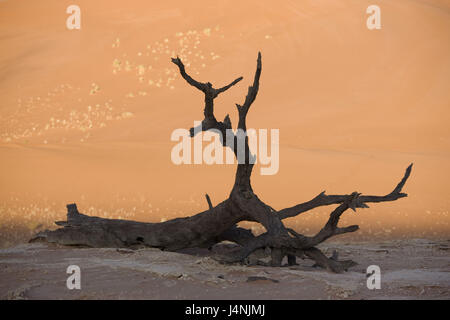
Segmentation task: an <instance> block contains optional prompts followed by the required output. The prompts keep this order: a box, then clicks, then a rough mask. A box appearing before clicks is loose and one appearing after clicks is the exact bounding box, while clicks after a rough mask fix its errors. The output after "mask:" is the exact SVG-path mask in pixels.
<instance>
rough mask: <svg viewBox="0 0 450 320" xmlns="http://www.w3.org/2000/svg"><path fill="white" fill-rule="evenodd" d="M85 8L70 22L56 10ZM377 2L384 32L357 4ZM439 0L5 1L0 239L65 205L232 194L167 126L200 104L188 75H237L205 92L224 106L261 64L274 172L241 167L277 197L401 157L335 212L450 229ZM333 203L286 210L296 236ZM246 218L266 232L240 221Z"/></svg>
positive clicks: (381, 226)
mask: <svg viewBox="0 0 450 320" xmlns="http://www.w3.org/2000/svg"><path fill="white" fill-rule="evenodd" d="M71 4H77V5H79V6H80V8H81V30H72V31H71V30H68V29H67V28H66V19H67V17H68V14H66V8H67V7H68V6H69V5H71ZM371 4H377V5H379V6H380V8H381V23H382V29H381V30H373V31H370V30H368V29H367V27H366V19H367V17H368V14H366V8H367V7H368V6H369V5H371ZM449 39H450V4H449V2H448V1H444V0H442V1H440V0H429V1H425V0H395V1H394V0H388V1H387V0H385V1H380V0H378V1H363V0H327V1H325V0H310V1H278V2H275V1H262V0H258V1H253V0H251V1H240V2H236V1H223V0H219V1H179V0H174V1H144V0H129V1H127V2H126V4H125V3H124V2H123V1H117V0H108V1H106V0H96V1H88V0H77V1H65V0H41V1H25V0H3V1H0V48H1V50H0V96H1V100H0V159H1V166H0V245H1V246H8V245H10V244H12V243H14V242H17V241H23V240H26V239H27V238H28V237H29V236H30V234H32V233H34V232H35V231H37V230H40V229H42V228H46V227H49V226H52V224H53V221H54V220H58V219H62V218H63V217H64V216H65V204H66V203H72V202H76V203H77V204H78V207H79V209H80V211H81V212H84V213H86V214H92V215H98V216H106V217H121V218H128V219H135V220H142V221H160V220H162V219H170V218H174V217H177V216H188V215H191V214H195V213H196V212H198V211H200V210H204V209H206V208H207V203H206V201H205V200H204V193H206V192H207V193H209V195H210V196H211V199H212V201H213V203H214V204H217V203H218V202H220V201H222V200H223V199H225V198H226V197H227V196H228V193H229V191H230V190H231V186H232V184H233V179H234V171H235V166H233V165H213V166H208V165H197V166H194V165H190V166H189V165H181V166H176V165H174V164H173V163H172V162H171V160H170V152H171V149H172V147H173V146H174V145H175V142H171V141H170V135H171V133H172V131H173V130H174V129H176V128H190V127H192V125H193V121H194V120H202V116H203V113H202V107H203V97H202V95H201V94H200V92H198V91H197V90H195V89H194V88H192V87H190V86H189V85H187V83H185V82H184V80H182V79H181V76H180V75H179V74H178V73H177V69H176V66H175V65H173V64H172V63H171V62H170V58H171V57H174V56H176V55H179V56H180V57H181V58H182V59H183V61H184V62H185V64H186V68H187V70H188V72H189V73H190V74H191V75H192V76H194V77H196V78H197V79H198V80H200V81H210V82H212V83H213V84H214V85H216V86H221V85H225V84H227V83H228V82H230V81H231V80H233V79H235V78H236V77H238V76H243V77H244V80H243V81H242V82H241V83H239V85H237V86H235V87H233V88H232V89H230V90H229V91H227V92H226V93H225V94H223V95H221V96H220V97H219V98H218V99H217V100H216V107H215V109H216V111H215V112H216V116H217V118H219V119H223V117H224V116H225V115H226V114H227V113H229V114H230V116H231V120H232V123H233V124H236V123H237V119H236V110H235V106H234V104H235V103H242V102H243V101H244V99H245V94H246V91H247V87H248V85H250V84H251V82H252V78H253V74H254V69H255V64H256V57H257V52H258V51H261V52H262V59H263V72H262V77H261V86H260V91H259V94H258V97H257V99H256V101H255V103H254V104H253V106H252V109H251V111H250V114H249V116H248V126H249V127H252V128H257V129H258V128H266V129H271V128H276V129H279V130H280V170H279V172H278V174H276V175H273V176H261V175H260V174H259V167H257V168H256V170H255V171H254V175H253V179H252V182H253V186H254V190H255V192H256V193H257V194H258V196H259V197H260V198H261V199H263V200H264V201H265V202H266V203H269V204H271V205H272V206H273V207H274V208H283V207H286V206H291V205H294V204H296V203H299V202H303V201H307V200H309V199H311V198H312V197H314V196H315V195H317V194H318V193H320V192H321V191H323V190H326V191H327V193H329V194H341V193H342V194H344V193H350V192H353V191H358V192H363V193H365V194H380V195H381V194H386V193H388V192H390V191H391V190H392V189H393V188H394V187H395V185H396V184H397V183H398V181H399V179H400V178H401V177H402V175H403V173H404V170H405V169H406V167H407V166H408V165H409V164H410V163H412V162H413V163H414V168H413V173H412V176H411V178H410V180H409V181H408V183H407V185H406V187H405V192H407V193H408V194H409V197H408V198H405V199H401V200H398V201H396V202H393V203H385V204H378V205H376V204H374V205H373V206H372V207H371V208H370V209H364V210H358V212H357V213H356V214H355V213H353V212H348V213H347V214H345V216H344V218H343V219H342V222H341V223H342V224H343V225H345V224H355V223H356V224H359V225H360V226H361V230H360V231H358V232H357V233H355V234H352V235H348V236H346V237H347V238H348V239H349V238H354V239H356V238H358V239H361V238H364V239H371V238H388V239H389V238H399V237H427V238H433V237H436V238H448V235H449V232H450V226H449V222H450V216H449V208H450V198H449V193H450V191H449V190H450V179H449V178H450V174H449V172H450V127H449V120H450V110H449V107H450V90H449V88H450V41H449ZM330 210H332V208H320V209H318V210H315V211H314V212H311V213H307V214H304V215H302V216H300V217H297V218H294V219H290V220H289V221H288V224H289V225H290V226H292V227H294V228H296V229H297V230H298V231H300V232H304V233H306V234H309V233H312V232H313V231H315V230H317V228H318V227H319V225H321V224H323V223H324V221H326V218H327V216H328V213H329V212H330ZM253 227H254V228H256V229H255V231H261V230H260V229H257V227H255V226H253Z"/></svg>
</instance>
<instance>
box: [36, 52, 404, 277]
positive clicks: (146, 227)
mask: <svg viewBox="0 0 450 320" xmlns="http://www.w3.org/2000/svg"><path fill="white" fill-rule="evenodd" d="M172 62H173V63H174V64H175V65H177V66H178V68H179V71H180V74H181V76H182V77H183V78H184V79H185V80H186V81H187V82H188V83H189V84H190V85H192V86H194V87H196V88H197V89H199V90H200V91H202V92H203V93H204V95H205V107H204V116H205V118H204V120H203V121H202V124H201V127H197V128H191V129H190V134H191V137H194V135H195V134H196V133H197V132H199V131H207V130H216V131H218V132H219V133H220V135H221V138H222V139H221V142H222V144H223V146H224V147H230V148H231V149H232V151H233V152H234V154H235V156H236V158H237V159H238V165H237V170H236V178H235V183H234V186H233V189H232V190H231V193H230V196H229V198H228V199H226V200H225V201H223V202H221V203H219V204H218V205H217V206H213V205H212V203H211V200H210V198H209V196H208V195H206V199H207V202H208V205H209V209H208V210H206V211H203V212H200V213H198V214H196V215H193V216H191V217H187V218H177V219H173V220H169V221H166V222H161V223H144V222H136V221H129V220H116V219H103V218H98V217H90V216H87V215H84V214H81V213H79V212H78V210H77V207H76V205H75V204H69V205H67V209H68V213H67V221H59V222H56V224H57V225H60V226H62V227H63V228H59V229H57V230H54V231H48V230H46V231H43V232H40V233H38V234H37V235H36V236H35V237H34V238H33V239H31V240H30V241H47V242H53V243H59V244H63V245H84V246H90V247H134V246H147V247H156V248H161V249H162V250H170V251H175V250H179V249H183V248H190V247H210V246H212V245H214V244H215V243H218V242H221V241H223V240H228V241H232V242H235V243H237V244H239V245H240V246H241V249H240V250H239V251H238V252H237V253H234V254H233V255H231V256H230V255H229V256H223V257H220V258H219V259H220V260H221V261H223V262H230V263H233V262H242V261H244V259H246V258H247V257H248V256H249V255H250V254H251V253H252V252H254V251H256V250H258V249H261V248H266V247H269V248H271V258H272V260H271V265H273V266H280V265H281V263H282V260H283V258H284V257H285V256H287V257H288V263H289V264H295V263H296V257H302V258H303V257H305V256H306V257H308V258H310V259H313V260H314V261H315V262H316V265H318V266H320V267H323V268H326V269H327V270H330V271H332V272H342V271H344V270H347V269H348V268H349V267H351V266H353V265H355V263H354V262H353V261H351V260H347V261H338V260H337V255H334V256H333V257H331V258H328V257H326V256H325V255H324V254H323V253H322V252H321V251H320V250H319V249H317V248H316V246H317V245H318V244H319V243H321V242H323V241H325V240H326V239H328V238H330V237H332V236H335V235H339V234H344V233H348V232H354V231H356V230H358V228H359V227H358V226H357V225H353V226H347V227H338V222H339V218H340V217H341V215H342V214H343V213H344V212H345V211H346V210H347V209H349V208H350V209H352V210H354V211H356V208H368V206H367V203H369V202H384V201H395V200H397V199H400V198H403V197H406V196H407V194H405V193H402V188H403V186H404V185H405V183H406V181H407V179H408V177H409V175H410V173H411V168H412V164H411V165H410V166H409V167H408V168H407V169H406V172H405V174H404V176H403V178H402V180H401V181H400V182H399V184H398V185H397V186H396V187H395V188H394V190H393V191H392V192H390V193H389V194H387V195H385V196H368V195H361V194H360V193H357V192H353V193H351V194H348V195H326V194H325V192H322V193H320V194H319V195H318V196H316V197H315V198H314V199H312V200H310V201H307V202H304V203H300V204H298V205H296V206H293V207H290V208H285V209H282V210H278V211H276V210H274V209H273V208H272V207H270V206H268V205H267V204H265V203H264V202H262V201H261V200H260V199H259V198H258V197H257V196H256V195H255V194H254V193H253V189H252V187H251V182H250V177H251V174H252V169H253V163H254V161H253V160H254V159H255V156H254V155H252V154H251V152H250V148H249V145H248V138H247V137H246V136H244V137H243V139H245V143H244V153H243V156H244V157H243V159H241V158H242V156H240V153H238V145H239V144H238V139H240V138H242V137H240V136H239V132H240V133H241V134H242V133H244V134H245V133H246V131H247V127H246V117H247V113H248V111H249V109H250V106H251V105H252V103H253V102H254V100H255V99H256V95H257V93H258V89H259V78H260V75H261V67H262V66H261V54H260V53H259V54H258V59H257V67H256V73H255V77H254V80H253V85H252V86H250V87H249V89H248V94H247V96H246V98H245V101H244V103H243V104H242V105H239V104H236V107H237V110H238V113H239V122H238V125H237V129H240V130H237V133H236V134H233V135H231V136H230V134H229V133H228V135H227V129H231V128H232V126H231V121H230V117H229V116H228V115H227V116H226V117H225V119H224V120H223V121H217V119H216V117H215V116H214V99H215V98H217V96H218V95H219V94H220V93H222V92H224V91H226V90H228V89H229V88H231V87H232V86H234V85H235V84H236V83H238V82H239V81H241V80H242V77H240V78H237V79H236V80H234V81H233V82H231V83H230V84H228V85H227V86H224V87H222V88H220V89H216V88H213V86H212V84H211V83H209V82H207V83H201V82H198V81H196V80H194V79H193V78H192V77H190V76H189V75H188V74H187V73H186V71H185V67H184V65H183V63H182V61H181V60H180V59H179V58H176V59H172ZM227 139H233V141H232V142H233V143H230V141H227ZM333 204H338V205H339V206H338V207H337V208H336V209H335V210H333V211H332V212H331V214H330V218H329V219H328V222H327V223H326V224H325V226H324V227H323V228H322V229H321V230H320V231H319V232H318V233H317V234H316V235H314V236H311V237H308V236H304V235H301V234H298V233H297V232H295V231H294V230H291V229H289V228H286V227H285V226H284V224H283V222H282V220H283V219H285V218H288V217H294V216H296V215H298V214H301V213H303V212H306V211H309V210H312V209H314V208H317V207H320V206H327V205H333ZM240 221H256V222H259V223H261V224H262V225H263V226H264V228H265V230H266V232H265V233H263V234H261V235H259V236H257V237H255V236H254V235H253V233H252V232H251V231H250V230H246V229H243V228H239V227H237V226H236V224H237V223H238V222H240Z"/></svg>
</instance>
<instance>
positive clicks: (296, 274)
mask: <svg viewBox="0 0 450 320" xmlns="http://www.w3.org/2000/svg"><path fill="white" fill-rule="evenodd" d="M449 248H450V240H442V241H436V240H424V239H412V240H398V241H389V242H377V243H373V242H372V243H371V242H359V243H345V242H330V243H325V244H323V245H322V249H324V250H325V252H327V254H329V255H331V254H332V252H333V251H334V250H337V251H338V253H339V259H348V258H351V259H353V260H355V261H356V262H358V265H357V266H356V267H354V268H352V269H351V270H350V271H348V272H346V273H344V274H332V273H329V272H327V271H324V270H322V269H318V268H315V267H313V266H312V262H311V261H309V260H299V261H298V263H299V265H298V266H294V267H287V266H286V267H281V268H271V267H266V266H246V265H222V264H219V263H217V262H216V261H215V260H214V259H212V258H211V256H212V254H213V253H218V252H219V253H223V252H224V250H230V245H229V244H228V245H227V244H221V245H219V246H218V247H215V248H213V250H212V251H208V250H206V249H205V250H204V251H203V250H190V251H189V250H187V251H184V252H182V253H174V252H163V251H160V250H159V249H139V250H129V249H114V248H108V249H93V248H71V247H61V246H54V245H48V244H42V243H33V244H21V245H18V246H15V247H12V248H7V249H2V250H0V297H1V298H2V299H233V300H236V299H448V298H449V297H450V291H449V289H450V251H449ZM69 265H78V266H79V267H80V270H81V289H80V290H76V289H74V290H69V289H67V287H66V280H67V278H68V277H69V274H67V273H66V271H67V267H68V266H69ZM369 265H378V266H380V268H381V289H379V290H377V289H375V290H369V289H368V288H367V275H366V270H367V267H368V266H369Z"/></svg>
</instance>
